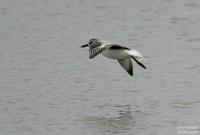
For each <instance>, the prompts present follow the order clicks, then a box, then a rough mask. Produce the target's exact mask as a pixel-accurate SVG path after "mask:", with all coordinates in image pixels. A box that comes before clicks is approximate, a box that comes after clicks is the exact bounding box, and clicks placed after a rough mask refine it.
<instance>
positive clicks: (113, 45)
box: [108, 44, 130, 50]
mask: <svg viewBox="0 0 200 135" xmlns="http://www.w3.org/2000/svg"><path fill="white" fill-rule="evenodd" d="M108 46H109V49H116V50H117V49H124V50H130V49H129V48H127V47H124V46H121V45H117V44H108Z"/></svg>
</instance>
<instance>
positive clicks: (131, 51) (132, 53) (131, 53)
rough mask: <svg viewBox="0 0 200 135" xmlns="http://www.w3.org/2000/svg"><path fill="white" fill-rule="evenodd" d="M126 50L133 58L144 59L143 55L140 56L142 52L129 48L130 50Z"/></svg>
mask: <svg viewBox="0 0 200 135" xmlns="http://www.w3.org/2000/svg"><path fill="white" fill-rule="evenodd" d="M126 52H127V53H128V54H129V55H131V56H133V57H134V58H139V59H144V57H143V56H142V54H141V53H139V52H138V51H136V50H133V49H131V50H126Z"/></svg>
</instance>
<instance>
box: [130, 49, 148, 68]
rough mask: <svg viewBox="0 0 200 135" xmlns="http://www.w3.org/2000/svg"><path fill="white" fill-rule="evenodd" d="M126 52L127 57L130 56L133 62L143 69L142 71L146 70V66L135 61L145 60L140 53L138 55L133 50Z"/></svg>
mask: <svg viewBox="0 0 200 135" xmlns="http://www.w3.org/2000/svg"><path fill="white" fill-rule="evenodd" d="M126 51H127V53H128V54H129V55H131V58H132V59H134V60H135V62H136V63H137V64H138V65H140V66H141V67H143V68H144V69H146V66H145V65H144V64H142V63H141V62H140V61H138V60H137V59H141V60H145V59H144V57H143V56H142V54H141V53H139V52H138V51H136V50H133V49H131V50H126Z"/></svg>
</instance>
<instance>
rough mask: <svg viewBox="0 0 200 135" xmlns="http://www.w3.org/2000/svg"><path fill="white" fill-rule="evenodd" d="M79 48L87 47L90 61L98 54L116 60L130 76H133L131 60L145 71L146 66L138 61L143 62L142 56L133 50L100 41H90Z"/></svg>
mask: <svg viewBox="0 0 200 135" xmlns="http://www.w3.org/2000/svg"><path fill="white" fill-rule="evenodd" d="M81 47H89V58H90V59H92V58H94V57H95V56H97V55H98V54H102V55H103V56H105V57H107V58H110V59H117V61H118V62H119V64H120V65H121V66H122V67H123V68H124V69H125V70H126V71H127V72H128V73H129V75H131V76H133V64H132V61H131V59H133V60H134V61H135V62H136V63H137V64H138V65H139V66H141V67H142V68H144V69H146V66H145V65H144V64H142V63H141V62H140V61H139V59H142V60H143V56H142V55H141V54H140V53H139V52H138V51H136V50H134V49H129V48H127V47H124V46H121V45H118V44H113V43H111V42H108V41H103V40H100V39H90V40H89V41H88V43H87V44H84V45H82V46H81Z"/></svg>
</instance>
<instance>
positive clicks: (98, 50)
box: [89, 45, 107, 59]
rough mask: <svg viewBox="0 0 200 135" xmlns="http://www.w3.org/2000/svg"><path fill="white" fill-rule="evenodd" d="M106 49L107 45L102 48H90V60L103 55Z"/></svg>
mask: <svg viewBox="0 0 200 135" xmlns="http://www.w3.org/2000/svg"><path fill="white" fill-rule="evenodd" d="M106 48H107V46H106V45H101V46H97V47H95V48H90V49H89V58H90V59H92V58H94V57H95V56H97V55H98V54H99V53H101V52H102V51H104V50H105V49H106Z"/></svg>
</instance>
